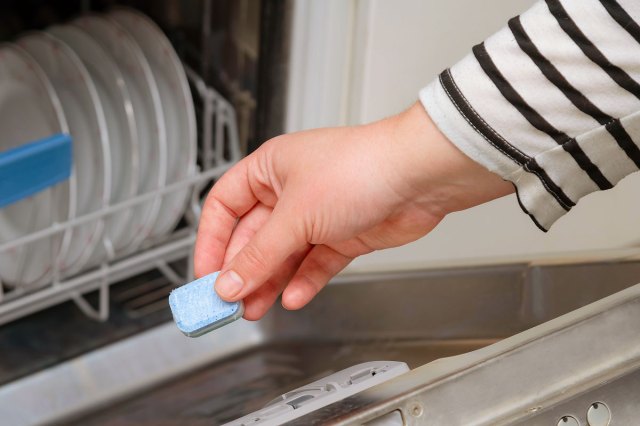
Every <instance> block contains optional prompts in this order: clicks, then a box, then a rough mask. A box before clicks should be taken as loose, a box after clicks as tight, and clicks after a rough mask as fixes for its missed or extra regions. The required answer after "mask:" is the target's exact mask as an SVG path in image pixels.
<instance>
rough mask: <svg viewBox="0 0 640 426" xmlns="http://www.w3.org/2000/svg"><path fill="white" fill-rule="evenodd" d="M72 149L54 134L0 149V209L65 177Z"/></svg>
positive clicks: (66, 137) (63, 137) (68, 140)
mask: <svg viewBox="0 0 640 426" xmlns="http://www.w3.org/2000/svg"><path fill="white" fill-rule="evenodd" d="M72 149H73V148H72V144H71V136H69V135H65V134H58V135H53V136H50V137H48V138H45V139H41V140H38V141H35V142H30V143H26V144H24V145H21V146H19V147H17V148H12V149H10V150H7V151H4V152H0V208H2V207H5V206H7V205H9V204H11V203H15V202H16V201H20V200H22V199H23V198H27V197H29V196H31V195H33V194H35V193H37V192H40V191H42V190H44V189H46V188H48V187H50V186H53V185H55V184H57V183H60V182H62V181H64V180H67V179H69V176H71V164H72V161H73V154H72Z"/></svg>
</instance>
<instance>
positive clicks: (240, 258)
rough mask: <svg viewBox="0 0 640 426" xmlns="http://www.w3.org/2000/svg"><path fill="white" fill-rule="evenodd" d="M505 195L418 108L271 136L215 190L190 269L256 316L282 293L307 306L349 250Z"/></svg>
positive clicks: (500, 184)
mask: <svg viewBox="0 0 640 426" xmlns="http://www.w3.org/2000/svg"><path fill="white" fill-rule="evenodd" d="M511 192H513V186H512V185H511V184H510V183H508V182H505V181H503V180H502V179H501V178H500V177H498V176H497V175H495V174H493V173H491V172H489V171H487V170H486V169H484V168H483V167H482V166H480V165H478V164H477V163H475V162H473V161H472V160H471V159H469V158H468V157H467V156H465V155H464V154H463V153H462V152H461V151H459V150H458V149H457V148H456V147H455V146H454V145H453V144H451V143H450V142H449V141H448V140H447V139H446V138H445V137H444V135H442V133H440V131H439V130H438V129H437V127H436V126H435V125H434V124H433V122H432V121H431V119H430V118H429V116H428V115H427V113H426V112H425V110H424V108H423V107H422V106H421V105H420V104H415V105H414V106H413V107H411V108H410V109H409V110H407V111H405V112H404V113H402V114H400V115H398V116H395V117H391V118H388V119H385V120H382V121H379V122H376V123H372V124H369V125H365V126H357V127H344V128H332V129H317V130H310V131H305V132H299V133H293V134H288V135H282V136H278V137H276V138H274V139H272V140H270V141H268V142H267V143H265V144H263V145H262V146H261V147H260V149H258V150H257V151H256V152H254V153H253V154H251V155H249V156H248V157H246V158H244V159H243V160H242V161H240V162H239V163H238V164H237V165H236V166H234V167H233V168H231V169H230V170H229V171H228V172H227V173H226V174H225V175H224V176H223V177H222V178H221V179H220V180H219V181H218V182H217V183H216V184H215V185H214V187H213V188H212V190H211V192H210V193H209V195H208V197H207V199H206V201H205V204H204V208H203V211H202V217H201V219H200V226H199V229H198V237H197V241H196V248H195V273H196V276H198V277H200V276H203V275H206V274H208V273H211V272H214V271H217V270H222V273H221V274H220V277H219V278H218V280H217V282H216V284H215V287H216V291H217V292H218V294H219V295H220V297H222V298H223V299H225V300H228V301H236V300H240V299H244V302H245V318H246V319H250V320H255V319H259V318H260V317H262V316H263V315H264V314H265V313H266V311H267V310H268V309H269V308H270V307H271V305H272V304H273V303H274V302H275V300H276V299H277V297H278V295H279V294H280V293H282V304H283V306H284V307H285V308H287V309H299V308H301V307H303V306H304V305H305V304H307V303H308V302H309V301H310V300H311V299H312V298H313V297H314V296H315V295H316V294H317V293H318V292H319V291H320V290H321V289H322V288H323V287H324V286H325V285H326V284H327V282H328V281H329V280H330V279H331V278H332V277H333V276H334V275H336V274H337V273H339V272H340V271H341V270H342V269H344V268H345V267H346V266H347V265H348V264H349V262H351V261H352V260H353V259H354V258H356V257H357V256H360V255H363V254H366V253H370V252H372V251H374V250H380V249H385V248H389V247H396V246H400V245H403V244H406V243H409V242H411V241H414V240H416V239H418V238H420V237H422V236H424V235H425V234H427V233H428V232H430V231H431V230H432V229H433V228H434V227H435V226H436V225H437V224H438V223H439V222H440V221H441V220H442V219H443V218H444V217H445V215H447V214H448V213H450V212H453V211H458V210H462V209H466V208H469V207H472V206H475V205H478V204H481V203H483V202H486V201H489V200H492V199H494V198H497V197H500V196H503V195H506V194H509V193H511Z"/></svg>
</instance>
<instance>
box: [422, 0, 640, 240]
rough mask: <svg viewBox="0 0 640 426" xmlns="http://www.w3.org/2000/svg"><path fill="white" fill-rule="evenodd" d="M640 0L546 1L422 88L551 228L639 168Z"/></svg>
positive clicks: (461, 139)
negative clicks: (589, 196) (578, 204)
mask: <svg viewBox="0 0 640 426" xmlns="http://www.w3.org/2000/svg"><path fill="white" fill-rule="evenodd" d="M639 24H640V0H617V1H616V0H545V1H540V2H538V3H537V4H535V5H534V6H533V7H532V8H531V9H529V10H528V11H527V12H526V13H524V14H522V15H521V16H519V17H515V18H513V19H511V20H510V21H509V23H508V25H507V26H506V27H505V28H503V29H502V30H501V31H499V32H498V33H496V34H494V35H493V36H491V37H490V38H489V39H487V40H486V41H485V42H484V43H481V44H479V45H477V46H475V47H474V48H473V50H472V53H470V54H469V55H467V57H465V58H464V59H462V61H460V62H459V63H458V64H456V65H455V66H453V67H451V68H450V69H447V70H445V71H444V72H443V73H442V74H440V76H439V78H438V79H436V80H435V81H433V82H432V83H431V84H430V85H429V86H427V87H426V88H424V89H423V90H422V91H421V92H420V99H421V101H422V103H423V105H424V106H425V108H426V109H427V111H428V112H429V115H430V116H431V117H432V119H433V120H434V122H435V123H436V125H437V126H438V127H439V128H440V130H441V131H442V132H443V133H444V134H445V135H446V136H447V137H448V138H449V139H450V140H451V141H452V142H453V143H454V144H455V145H456V146H458V147H459V148H460V149H461V150H462V151H463V152H465V153H466V154H467V155H468V156H470V157H471V158H473V159H474V160H475V161H477V162H479V163H480V164H482V165H484V166H485V167H487V168H488V169H489V170H491V171H493V172H495V173H497V174H499V175H500V176H502V177H503V178H504V179H506V180H509V181H511V182H513V183H514V184H515V186H516V189H517V193H518V199H519V201H520V204H521V206H522V208H523V210H525V212H527V213H528V214H529V215H530V216H531V218H532V219H533V220H534V222H535V223H536V224H537V225H538V226H539V227H540V228H542V229H543V230H547V229H549V227H550V226H551V225H552V224H553V223H554V222H555V221H556V220H557V219H559V218H560V217H561V216H562V215H564V214H565V213H566V212H568V211H569V210H570V209H571V207H573V206H574V205H575V203H576V202H577V201H578V200H579V199H580V198H582V197H584V196H585V195H587V194H589V193H591V192H594V191H597V190H603V189H609V188H611V187H613V185H615V184H616V183H617V182H618V181H620V180H621V179H622V178H623V177H625V176H627V175H629V174H631V173H633V172H635V171H638V170H639V169H640V147H639V146H640V25H639Z"/></svg>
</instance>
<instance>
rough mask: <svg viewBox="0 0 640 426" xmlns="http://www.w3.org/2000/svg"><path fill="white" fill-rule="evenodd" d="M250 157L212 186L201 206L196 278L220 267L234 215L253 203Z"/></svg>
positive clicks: (233, 224) (247, 208) (241, 213)
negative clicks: (249, 168) (250, 181)
mask: <svg viewBox="0 0 640 426" xmlns="http://www.w3.org/2000/svg"><path fill="white" fill-rule="evenodd" d="M249 162H250V161H249V157H247V158H245V159H244V160H242V161H240V162H239V163H238V164H237V165H235V166H234V167H232V168H231V169H230V170H229V171H228V172H227V173H225V174H224V175H223V176H222V178H220V180H219V181H218V182H217V183H216V184H215V185H214V186H213V188H212V189H211V191H210V192H209V194H208V195H207V199H206V201H205V203H204V206H203V208H202V215H201V217H200V224H199V226H198V235H197V237H196V245H195V255H194V269H195V275H196V277H198V278H199V277H202V276H204V275H207V274H210V273H212V272H215V271H218V270H220V268H221V267H222V261H223V259H224V255H225V252H226V249H227V245H228V244H229V239H230V238H231V234H232V232H233V229H234V227H235V224H236V220H237V218H239V217H240V216H242V215H244V214H245V213H246V212H248V211H249V210H251V208H252V207H253V206H254V205H255V204H256V202H257V199H256V197H255V195H254V193H253V191H252V190H251V186H250V184H249V179H248V177H247V176H248V174H247V168H248V164H249Z"/></svg>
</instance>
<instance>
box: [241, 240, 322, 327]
mask: <svg viewBox="0 0 640 426" xmlns="http://www.w3.org/2000/svg"><path fill="white" fill-rule="evenodd" d="M309 250H311V245H310V244H307V246H305V247H304V248H303V249H302V250H299V251H297V252H296V253H294V254H292V255H291V256H289V257H288V258H287V261H286V262H285V263H284V264H283V265H282V267H281V268H280V269H279V270H278V272H276V274H275V275H274V276H273V277H271V278H270V279H269V280H268V281H267V282H266V283H264V284H263V285H262V286H261V287H260V288H258V289H257V290H256V291H255V292H253V293H251V294H250V295H248V296H247V297H245V298H244V318H245V319H246V320H249V321H256V320H259V319H260V318H262V317H263V316H264V314H266V313H267V311H268V310H269V308H271V306H273V304H274V303H275V301H276V300H277V299H278V296H279V295H280V293H282V290H284V288H285V287H286V286H287V284H289V281H290V280H291V278H292V277H293V275H294V274H295V273H296V271H297V270H298V268H299V267H300V264H301V263H302V260H303V259H304V258H305V257H306V255H307V254H308V253H309Z"/></svg>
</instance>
